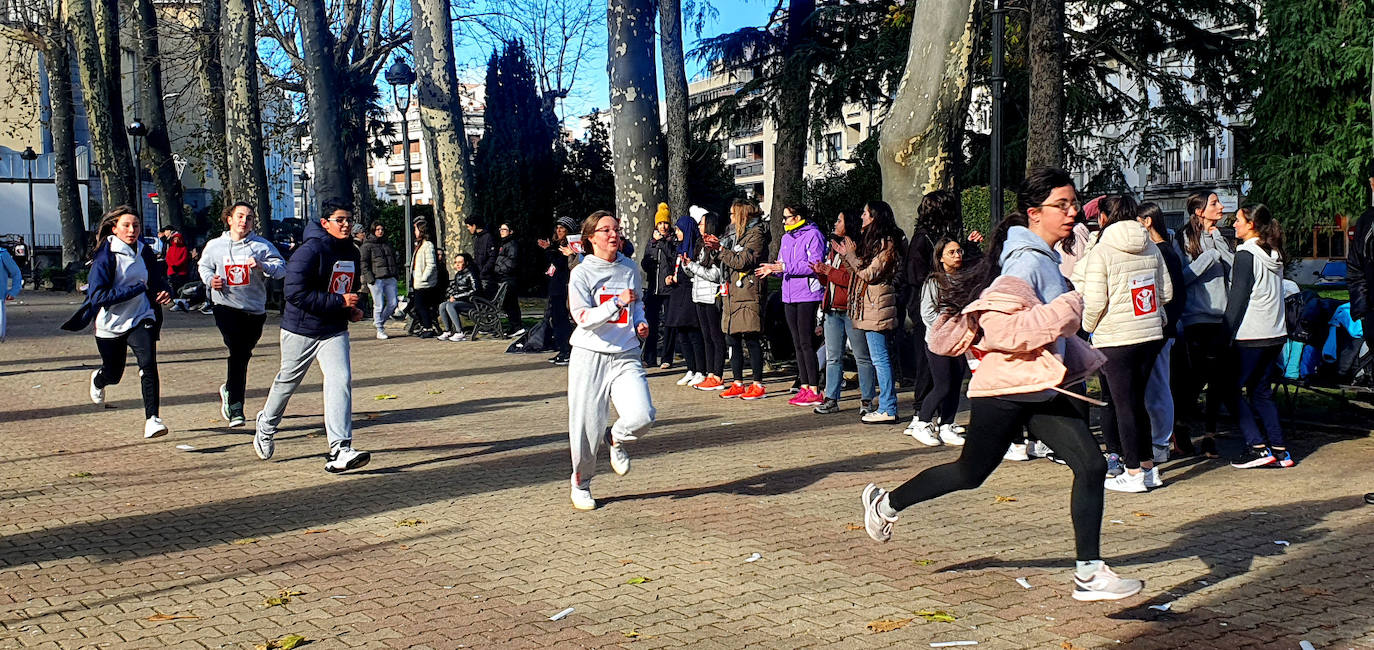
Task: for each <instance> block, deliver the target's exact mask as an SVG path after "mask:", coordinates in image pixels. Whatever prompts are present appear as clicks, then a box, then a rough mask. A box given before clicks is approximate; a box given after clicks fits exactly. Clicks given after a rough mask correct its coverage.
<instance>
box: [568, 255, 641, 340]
mask: <svg viewBox="0 0 1374 650" xmlns="http://www.w3.org/2000/svg"><path fill="white" fill-rule="evenodd" d="M643 286H644V280H643V278H642V276H641V275H640V272H639V265H638V264H635V263H634V261H633V260H631V259H630V258H628V257H625V256H624V255H623V254H617V255H616V259H615V261H614V262H607V261H606V260H603V259H601V258H599V257H597V256H595V255H586V256H584V257H583V258H582V263H581V264H578V265H577V268H575V269H573V270H572V273H571V274H570V275H569V278H568V306H569V308H570V309H571V311H572V317H573V321H574V322H576V323H577V329H575V330H573V333H572V337H571V339H570V343H571V344H572V345H573V346H575V347H579V348H583V349H586V350H591V351H592V352H601V353H603V354H619V353H621V352H627V351H629V350H635V349H638V348H639V334H638V333H636V331H635V329H636V327H637V326H638V325H639V324H640V323H647V322H648V321H646V320H645V319H644V301H643V300H635V301H634V302H632V303H630V304H628V305H625V306H624V308H617V307H616V306H615V304H614V301H613V298H614V297H615V296H616V295H617V294H619V293H620V291H621V290H622V289H632V290H634V292H635V294H636V296H637V297H638V298H643V291H642V290H641V289H640V287H643Z"/></svg>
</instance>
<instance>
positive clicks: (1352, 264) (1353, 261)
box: [1345, 208, 1374, 339]
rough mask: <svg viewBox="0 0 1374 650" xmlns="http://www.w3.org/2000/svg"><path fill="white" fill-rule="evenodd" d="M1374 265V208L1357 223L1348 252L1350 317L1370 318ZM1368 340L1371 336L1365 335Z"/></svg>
mask: <svg viewBox="0 0 1374 650" xmlns="http://www.w3.org/2000/svg"><path fill="white" fill-rule="evenodd" d="M1370 264H1374V208H1370V209H1368V210H1365V211H1364V214H1362V215H1360V219H1359V221H1356V222H1355V238H1354V239H1352V240H1350V250H1349V251H1347V252H1346V256H1345V265H1346V282H1347V283H1349V286H1350V317H1351V318H1369V317H1370V313H1369V277H1368V276H1369V273H1370V271H1374V269H1371V268H1369V265H1370ZM1365 337H1366V339H1368V337H1369V335H1368V334H1365Z"/></svg>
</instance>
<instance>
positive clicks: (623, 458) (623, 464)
mask: <svg viewBox="0 0 1374 650" xmlns="http://www.w3.org/2000/svg"><path fill="white" fill-rule="evenodd" d="M611 469H613V470H615V473H616V474H619V475H621V476H624V475H626V474H629V473H630V452H628V451H625V445H623V444H616V443H614V442H612V443H611Z"/></svg>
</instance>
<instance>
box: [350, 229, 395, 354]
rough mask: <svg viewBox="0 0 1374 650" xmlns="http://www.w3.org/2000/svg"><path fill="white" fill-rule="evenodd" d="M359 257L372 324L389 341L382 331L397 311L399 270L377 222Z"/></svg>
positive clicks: (391, 249)
mask: <svg viewBox="0 0 1374 650" xmlns="http://www.w3.org/2000/svg"><path fill="white" fill-rule="evenodd" d="M358 254H359V255H360V256H361V257H362V262H361V264H362V267H363V282H364V283H365V284H367V286H368V290H369V291H371V292H372V323H373V324H374V325H376V326H377V338H379V339H382V340H386V339H388V338H391V337H389V336H387V333H386V329H385V328H386V321H387V319H388V318H391V315H392V314H393V313H395V312H396V279H397V277H398V276H400V274H401V267H400V264H399V263H398V262H397V261H396V249H394V248H392V247H391V243H390V242H388V241H387V240H386V228H385V227H383V226H382V224H381V223H380V222H378V223H374V224H372V234H371V235H369V236H368V237H367V240H366V241H364V242H363V245H362V248H360V249H359V251H358Z"/></svg>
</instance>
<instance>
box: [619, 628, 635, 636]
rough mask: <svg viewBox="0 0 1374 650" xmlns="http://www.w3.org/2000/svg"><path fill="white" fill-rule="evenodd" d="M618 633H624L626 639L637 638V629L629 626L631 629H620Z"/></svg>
mask: <svg viewBox="0 0 1374 650" xmlns="http://www.w3.org/2000/svg"><path fill="white" fill-rule="evenodd" d="M620 633H621V634H623V635H625V638H627V639H638V638H639V630H636V629H634V628H631V629H628V630H621V631H620Z"/></svg>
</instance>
